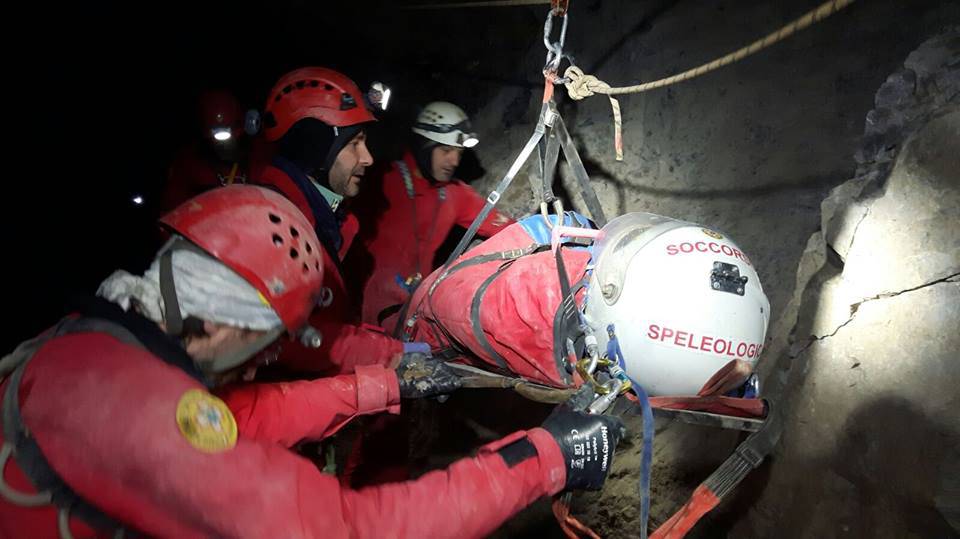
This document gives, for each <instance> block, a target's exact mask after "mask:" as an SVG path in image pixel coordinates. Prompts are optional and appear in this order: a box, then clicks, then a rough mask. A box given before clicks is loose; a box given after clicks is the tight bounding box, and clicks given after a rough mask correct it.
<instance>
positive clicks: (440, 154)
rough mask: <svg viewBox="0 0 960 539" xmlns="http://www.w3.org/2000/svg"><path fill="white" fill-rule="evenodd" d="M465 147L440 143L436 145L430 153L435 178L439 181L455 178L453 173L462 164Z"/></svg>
mask: <svg viewBox="0 0 960 539" xmlns="http://www.w3.org/2000/svg"><path fill="white" fill-rule="evenodd" d="M462 155H463V148H457V147H456V146H447V145H445V144H440V145H438V146H434V148H433V151H432V152H431V154H430V163H431V167H432V168H433V170H432V171H431V172H433V179H435V180H437V181H438V182H448V181H450V180H452V179H453V173H454V172H456V170H457V166H459V165H460V157H461V156H462Z"/></svg>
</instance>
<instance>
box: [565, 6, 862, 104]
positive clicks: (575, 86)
mask: <svg viewBox="0 0 960 539" xmlns="http://www.w3.org/2000/svg"><path fill="white" fill-rule="evenodd" d="M854 1H855V0H829V1H827V2H824V3H823V4H821V5H820V6H819V7H817V8H816V9H814V10H812V11H809V12H807V13H806V14H804V15H803V16H802V17H800V18H799V19H796V20H794V21H792V22H791V23H789V24H787V25H786V26H784V27H783V28H781V29H779V30H777V31H776V32H774V33H772V34H770V35H768V36H766V37H764V38H763V39H759V40H757V41H754V42H753V43H751V44H749V45H747V46H746V47H743V48H741V49H739V50H736V51H734V52H731V53H730V54H728V55H726V56H724V57H722V58H717V59H716V60H714V61H712V62H709V63H706V64H703V65H701V66H699V67H695V68H693V69H690V70H687V71H684V72H683V73H678V74H676V75H673V76H671V77H666V78H663V79H660V80H655V81H652V82H646V83H643V84H637V85H635V86H624V87H619V88H618V87H611V86H610V85H609V84H607V83H605V82H603V81H602V80H600V79H598V78H597V77H594V76H593V75H587V74H584V72H583V71H582V70H580V68H578V67H576V66H570V67H568V68H567V70H566V72H564V74H563V76H564V77H566V78H568V79H570V82H568V83H566V84H565V85H564V86H566V87H567V93H568V94H569V95H570V97H571V98H573V99H583V98H585V97H590V96H591V95H593V94H606V95H618V94H635V93H640V92H646V91H648V90H653V89H656V88H662V87H664V86H668V85H670V84H675V83H677V82H682V81H685V80H689V79H692V78H694V77H698V76H700V75H703V74H704V73H709V72H710V71H713V70H714V69H718V68H721V67H723V66H725V65H729V64H732V63H734V62H736V61H738V60H742V59H744V58H746V57H747V56H750V55H751V54H753V53H755V52H758V51H761V50H763V49H765V48H767V47H769V46H770V45H773V44H774V43H777V42H778V41H781V40H783V39H786V38H787V37H789V36H791V35H793V34H794V33H796V32H798V31H800V30H803V29H804V28H806V27H808V26H810V25H812V24H813V23H815V22H818V21H821V20H823V19H826V18H827V17H829V16H830V15H833V14H834V13H836V12H838V11H840V10H841V9H843V8H845V7H847V6H849V5H850V4H852V3H853V2H854Z"/></svg>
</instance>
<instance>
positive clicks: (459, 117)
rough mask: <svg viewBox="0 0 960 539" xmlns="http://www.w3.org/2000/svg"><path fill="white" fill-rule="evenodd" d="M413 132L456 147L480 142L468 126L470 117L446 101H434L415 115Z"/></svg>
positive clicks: (472, 145) (465, 146)
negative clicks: (415, 120)
mask: <svg viewBox="0 0 960 539" xmlns="http://www.w3.org/2000/svg"><path fill="white" fill-rule="evenodd" d="M413 132H414V133H416V134H418V135H420V136H423V137H425V138H427V139H430V140H432V141H434V142H439V143H440V144H446V145H447V146H456V147H458V148H473V147H474V146H476V145H477V143H478V142H480V141H479V140H478V139H477V135H476V134H475V133H473V131H472V128H471V127H470V118H468V117H467V113H466V112H463V109H461V108H460V107H458V106H456V105H454V104H453V103H447V102H446V101H434V102H433V103H430V104H429V105H427V106H426V107H424V108H423V110H422V111H421V112H420V114H419V115H418V116H417V123H415V124H413Z"/></svg>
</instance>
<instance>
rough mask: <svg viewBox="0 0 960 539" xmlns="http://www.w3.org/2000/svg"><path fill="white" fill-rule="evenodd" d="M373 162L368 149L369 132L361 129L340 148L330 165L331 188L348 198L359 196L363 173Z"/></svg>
mask: <svg viewBox="0 0 960 539" xmlns="http://www.w3.org/2000/svg"><path fill="white" fill-rule="evenodd" d="M372 164H373V156H372V155H370V150H368V149H367V134H366V133H364V132H363V131H361V132H359V133H357V136H355V137H353V139H351V140H350V142H348V143H347V145H346V146H344V147H343V149H342V150H340V153H338V154H337V158H336V160H334V162H333V166H331V167H330V174H329V179H330V189H331V190H333V192H334V193H337V194H338V195H342V196H345V197H348V198H349V197H355V196H357V194H358V193H360V182H361V181H362V180H363V174H364V172H366V169H367V167H369V166H370V165H372Z"/></svg>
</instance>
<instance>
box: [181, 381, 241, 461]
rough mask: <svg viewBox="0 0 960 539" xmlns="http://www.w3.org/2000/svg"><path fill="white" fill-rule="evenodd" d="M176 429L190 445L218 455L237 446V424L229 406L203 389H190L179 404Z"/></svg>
mask: <svg viewBox="0 0 960 539" xmlns="http://www.w3.org/2000/svg"><path fill="white" fill-rule="evenodd" d="M177 427H178V428H179V429H180V434H182V435H183V437H184V438H186V439H187V441H188V442H190V445H192V446H193V447H195V448H197V449H199V450H200V451H203V452H204V453H219V452H221V451H226V450H228V449H231V448H233V446H235V445H237V421H236V420H235V419H234V418H233V414H232V413H231V412H230V409H229V408H227V405H226V403H224V402H223V401H222V400H220V399H218V398H217V397H215V396H213V395H211V394H210V393H208V392H206V391H204V390H202V389H191V390H189V391H187V392H186V393H184V394H183V396H182V397H180V402H178V403H177Z"/></svg>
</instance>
